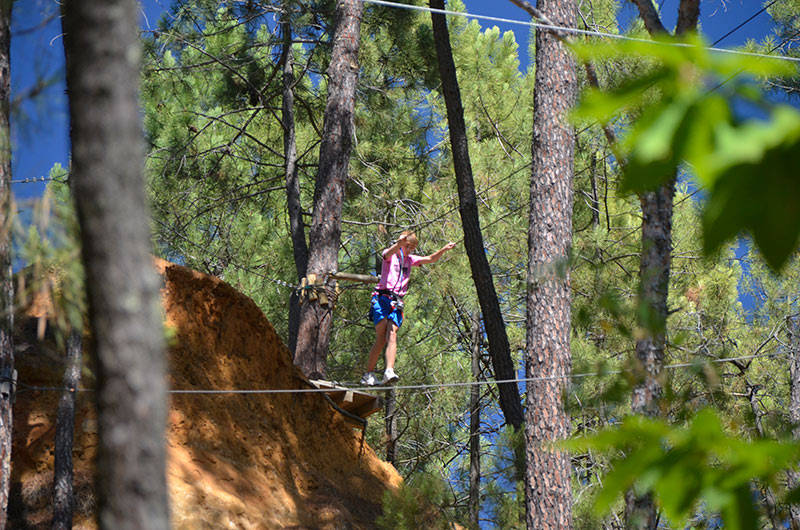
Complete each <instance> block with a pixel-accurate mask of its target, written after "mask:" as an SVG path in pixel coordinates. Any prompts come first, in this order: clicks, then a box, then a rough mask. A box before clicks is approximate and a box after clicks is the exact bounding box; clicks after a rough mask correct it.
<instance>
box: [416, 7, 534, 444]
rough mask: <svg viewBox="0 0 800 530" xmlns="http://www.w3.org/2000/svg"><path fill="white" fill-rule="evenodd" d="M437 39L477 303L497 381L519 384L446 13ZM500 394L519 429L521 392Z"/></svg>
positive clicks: (436, 19) (436, 18)
mask: <svg viewBox="0 0 800 530" xmlns="http://www.w3.org/2000/svg"><path fill="white" fill-rule="evenodd" d="M430 6H431V7H432V8H434V9H444V1H443V0H430ZM431 18H432V20H433V39H434V42H435V44H436V56H437V58H438V61H439V75H440V77H441V81H442V93H443V94H444V100H445V105H446V106H447V125H448V129H449V132H450V144H451V148H452V150H453V165H454V167H455V173H456V181H457V183H458V212H459V214H460V216H461V226H462V228H463V230H464V248H465V249H466V250H467V257H468V258H469V265H470V269H471V270H472V280H473V282H474V283H475V289H476V291H477V293H478V302H479V304H480V306H481V312H482V313H483V322H484V327H485V328H486V337H487V340H488V342H489V354H490V356H491V358H492V367H493V369H494V375H495V378H497V379H498V380H508V379H516V378H517V372H516V369H515V366H514V362H513V360H512V359H511V348H510V346H509V343H508V335H507V334H506V327H505V322H504V320H503V314H502V311H501V309H500V302H499V300H498V299H497V291H496V290H495V288H494V281H493V279H492V271H491V268H490V267H489V260H488V258H487V257H486V249H485V248H484V245H483V234H482V232H481V225H480V219H479V216H478V201H477V199H476V196H475V183H474V181H473V178H472V166H471V164H470V159H469V147H468V144H467V128H466V125H465V124H464V109H463V107H462V104H461V93H460V91H459V88H458V79H457V77H456V67H455V63H454V62H453V52H452V49H451V47H450V33H449V31H448V30H447V21H446V19H445V16H444V15H442V14H436V13H432V14H431ZM498 387H499V390H500V408H501V409H502V410H503V415H504V416H505V419H506V423H508V424H510V425H513V426H514V429H515V430H519V429H520V427H522V424H523V422H524V417H523V412H522V404H521V402H520V397H519V389H518V388H517V385H516V383H505V384H501V385H498Z"/></svg>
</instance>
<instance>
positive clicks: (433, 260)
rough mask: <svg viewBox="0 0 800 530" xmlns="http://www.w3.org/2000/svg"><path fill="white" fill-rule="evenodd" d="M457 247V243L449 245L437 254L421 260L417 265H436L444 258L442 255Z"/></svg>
mask: <svg viewBox="0 0 800 530" xmlns="http://www.w3.org/2000/svg"><path fill="white" fill-rule="evenodd" d="M455 246H456V244H455V243H448V244H446V245H445V246H443V247H442V248H440V249H439V250H437V251H436V252H434V253H433V254H431V255H429V256H425V257H423V258H421V259H420V260H419V261H418V262H417V263H419V264H420V265H428V264H429V263H436V262H437V261H439V258H441V257H442V254H444V253H445V252H447V251H448V250H451V249H452V248H453V247H455Z"/></svg>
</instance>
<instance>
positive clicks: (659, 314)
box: [625, 0, 699, 530]
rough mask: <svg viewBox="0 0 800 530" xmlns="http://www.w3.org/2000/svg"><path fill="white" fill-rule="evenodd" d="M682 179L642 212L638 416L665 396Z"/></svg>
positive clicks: (644, 203)
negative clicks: (675, 215) (675, 206)
mask: <svg viewBox="0 0 800 530" xmlns="http://www.w3.org/2000/svg"><path fill="white" fill-rule="evenodd" d="M634 3H635V4H636V5H637V7H638V8H639V15H640V16H641V18H642V20H643V21H644V22H645V27H646V28H647V30H648V31H649V32H650V34H651V35H657V34H659V33H664V32H666V29H665V27H664V25H663V24H662V22H661V19H660V17H659V15H658V12H657V11H656V9H655V7H654V5H653V3H652V2H651V1H650V0H634ZM698 17H699V0H681V3H680V6H679V8H678V23H677V25H676V28H675V33H676V34H677V35H681V34H683V33H685V32H687V31H690V30H692V29H695V28H696V27H697V19H698ZM676 177H677V175H675V174H673V175H671V176H670V178H669V179H668V180H667V182H665V183H664V184H662V185H661V186H659V187H658V188H657V189H656V190H654V191H648V192H644V193H642V194H640V196H639V202H640V204H641V208H642V251H641V258H640V263H639V308H640V309H639V315H640V322H639V324H640V326H641V327H642V328H644V329H646V330H647V333H646V335H645V336H644V337H642V338H640V339H638V340H637V341H636V360H637V362H638V364H639V368H640V370H641V380H640V381H639V382H638V383H637V384H636V386H635V387H634V389H633V394H632V397H631V410H632V412H633V413H635V414H645V415H648V416H657V415H658V413H659V400H660V398H661V395H662V393H663V388H662V380H661V379H662V370H663V367H664V354H665V346H666V343H667V313H668V309H667V299H668V296H669V277H670V261H671V258H672V203H673V198H674V196H675V182H676ZM625 520H626V528H629V529H634V528H635V529H648V530H653V529H655V528H656V526H657V525H658V513H657V510H656V506H655V502H654V500H653V497H652V495H649V494H648V495H644V496H638V495H636V493H635V492H634V491H633V489H631V490H628V492H627V493H626V495H625Z"/></svg>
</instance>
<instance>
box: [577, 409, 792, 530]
mask: <svg viewBox="0 0 800 530" xmlns="http://www.w3.org/2000/svg"><path fill="white" fill-rule="evenodd" d="M567 445H568V446H570V447H572V448H573V449H581V450H587V449H594V450H598V451H612V452H614V454H615V456H612V464H613V466H614V469H613V471H611V472H610V473H608V474H607V475H606V476H605V479H604V487H603V490H602V492H601V493H600V494H599V495H598V498H597V505H598V507H599V508H600V509H606V508H607V507H608V506H609V505H610V504H611V503H612V502H614V500H615V499H616V498H617V496H618V495H620V494H621V493H624V492H625V491H626V490H627V489H628V488H631V487H633V488H634V489H635V490H636V491H637V492H638V493H645V492H652V493H653V494H654V495H655V496H656V498H657V500H658V502H659V505H660V507H661V509H662V510H663V511H664V514H665V515H666V516H667V518H669V520H671V521H673V522H674V523H676V524H683V523H684V522H685V521H686V519H687V518H688V517H689V516H690V515H691V513H692V510H693V509H695V508H696V507H697V506H698V505H699V503H701V502H702V503H704V504H705V507H706V508H707V509H708V510H710V511H711V512H719V513H720V514H721V516H722V519H723V521H724V524H725V528H731V529H744V528H755V526H756V521H757V519H758V515H757V508H756V505H755V502H754V501H755V499H754V496H753V492H752V480H753V479H754V478H756V479H759V480H764V481H767V482H771V481H773V480H774V479H775V477H776V475H778V473H781V472H782V471H783V470H784V469H785V468H786V467H787V466H790V465H793V464H795V463H796V462H797V461H798V459H800V444H798V443H779V442H776V441H773V440H757V441H753V442H747V441H744V440H742V439H741V438H739V437H737V436H732V435H729V434H726V432H725V430H724V429H723V427H722V424H721V422H720V419H719V417H718V415H717V413H716V412H714V411H713V410H711V409H705V410H703V411H701V412H700V413H698V414H697V416H696V417H695V418H694V420H693V421H692V422H691V424H690V425H689V426H687V427H686V428H681V429H675V428H672V427H670V426H669V425H668V424H666V423H664V422H661V421H657V420H652V419H649V418H644V417H641V416H631V417H628V418H626V419H625V420H623V421H622V423H621V424H620V425H619V427H618V428H616V429H608V430H606V431H604V432H602V433H599V434H596V435H593V436H588V437H583V438H577V439H574V440H572V441H570V442H567Z"/></svg>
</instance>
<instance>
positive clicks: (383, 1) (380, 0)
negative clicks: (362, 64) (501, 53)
mask: <svg viewBox="0 0 800 530" xmlns="http://www.w3.org/2000/svg"><path fill="white" fill-rule="evenodd" d="M361 1H362V2H364V3H370V4H377V5H382V6H386V7H396V8H400V9H409V10H412V11H424V12H427V13H439V14H442V15H452V16H460V17H465V18H474V19H478V20H489V21H492V22H504V23H506V24H519V25H521V26H529V27H532V28H536V29H543V30H550V31H553V32H556V33H573V34H576V35H586V36H593V37H605V38H608V39H617V40H627V41H632V42H641V43H646V44H659V45H662V46H675V47H679V48H691V47H693V45H692V44H687V43H683V42H660V41H654V40H648V39H640V38H637V37H630V36H628V35H619V34H616V33H606V32H602V31H594V30H588V29H578V28H568V27H564V26H556V25H553V24H542V23H540V22H530V21H525V20H515V19H510V18H502V17H493V16H489V15H473V14H471V13H461V12H458V11H449V10H447V9H434V8H432V7H423V6H414V5H408V4H398V3H397V2H389V1H387V0H361ZM705 49H706V50H708V51H712V52H717V53H730V54H733V55H744V56H749V57H762V58H767V59H778V60H781V61H790V62H795V63H800V57H788V56H785V55H767V54H763V53H755V52H745V51H742V50H731V49H728V48H716V47H714V46H706V47H705Z"/></svg>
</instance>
